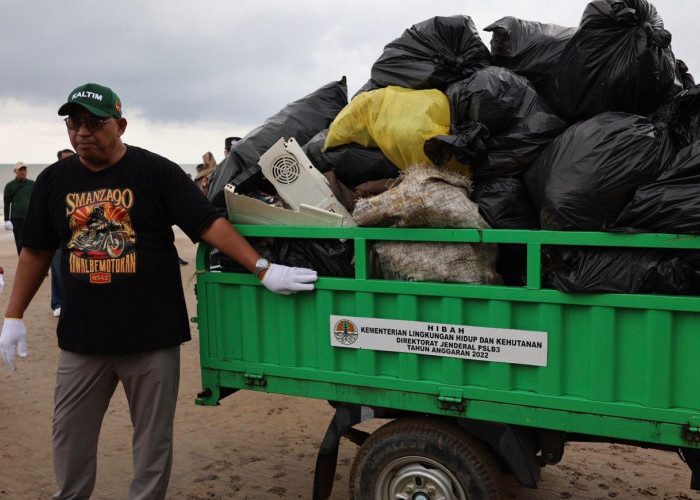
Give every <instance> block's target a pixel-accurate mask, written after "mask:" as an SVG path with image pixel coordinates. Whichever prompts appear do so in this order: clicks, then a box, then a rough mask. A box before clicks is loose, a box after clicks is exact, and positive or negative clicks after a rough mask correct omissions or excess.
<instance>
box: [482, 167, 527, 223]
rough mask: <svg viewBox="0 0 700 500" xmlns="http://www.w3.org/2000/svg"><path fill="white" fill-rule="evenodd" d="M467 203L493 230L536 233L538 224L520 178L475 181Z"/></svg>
mask: <svg viewBox="0 0 700 500" xmlns="http://www.w3.org/2000/svg"><path fill="white" fill-rule="evenodd" d="M471 199H472V200H474V201H475V202H476V203H477V204H478V205H479V213H480V214H481V216H482V217H483V218H484V219H485V220H486V222H488V223H489V226H491V227H492V228H494V229H539V227H540V221H539V216H538V213H537V209H536V208H535V205H534V203H533V202H532V198H531V197H530V193H529V191H528V190H527V188H526V187H525V184H524V183H523V181H522V179H521V178H520V177H500V178H495V179H483V180H482V179H477V180H476V181H475V182H474V190H473V192H472V196H471Z"/></svg>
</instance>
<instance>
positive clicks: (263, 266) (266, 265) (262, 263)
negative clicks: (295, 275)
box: [253, 257, 270, 280]
mask: <svg viewBox="0 0 700 500" xmlns="http://www.w3.org/2000/svg"><path fill="white" fill-rule="evenodd" d="M268 269H270V261H269V260H267V259H264V258H262V257H261V258H259V259H258V260H257V261H256V262H255V271H253V272H254V273H255V276H257V277H258V279H259V280H262V279H263V276H264V275H265V271H267V270H268Z"/></svg>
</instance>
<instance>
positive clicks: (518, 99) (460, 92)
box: [425, 66, 567, 179]
mask: <svg viewBox="0 0 700 500" xmlns="http://www.w3.org/2000/svg"><path fill="white" fill-rule="evenodd" d="M447 97H448V99H449V101H450V117H451V124H450V132H451V136H448V137H443V136H439V137H437V138H433V139H434V140H431V141H430V143H428V144H426V148H425V152H426V154H428V153H429V151H430V152H431V153H432V154H433V155H434V156H435V159H434V157H433V156H431V154H428V157H429V158H431V160H433V161H434V162H435V160H436V159H438V158H440V159H441V158H442V156H444V154H440V153H439V145H440V144H442V145H443V146H444V147H446V148H448V151H450V152H452V153H454V154H455V155H456V156H457V158H458V159H459V158H460V157H461V158H462V159H463V160H464V161H463V163H467V164H470V165H472V166H473V167H474V170H475V172H474V175H475V178H477V179H479V178H481V179H486V178H498V177H506V176H517V175H520V174H522V173H523V172H524V171H525V170H526V169H527V168H528V167H529V165H530V164H531V163H532V162H533V161H534V160H535V158H537V156H538V155H539V153H540V152H541V151H542V150H543V149H544V148H545V147H546V146H547V144H549V143H550V142H551V141H552V140H554V138H555V137H556V136H557V135H559V134H560V133H561V132H563V131H564V130H565V129H566V127H567V124H566V122H565V121H564V120H562V119H560V118H559V117H558V116H556V115H555V114H554V113H553V112H552V110H551V108H550V107H549V106H548V105H547V103H546V102H545V101H544V99H542V98H541V97H540V96H539V94H537V92H536V91H535V89H534V87H533V86H532V84H531V83H530V82H529V81H528V80H527V78H525V77H523V76H519V75H516V74H515V73H514V72H513V71H511V70H509V69H506V68H500V67H498V66H490V67H488V68H484V69H480V70H478V71H476V72H475V73H474V75H472V77H471V78H468V79H465V80H460V81H459V82H455V83H453V84H451V85H450V86H449V87H448V88H447ZM475 122H476V123H480V124H483V125H484V126H485V127H486V128H487V129H488V136H487V137H486V136H485V135H484V134H483V133H480V134H478V135H475V132H474V131H475ZM480 132H481V131H480ZM465 134H466V137H463V136H464V135H465ZM475 138H476V139H479V140H475ZM481 141H483V144H482V142H481ZM484 148H485V151H483V149H484ZM435 149H438V152H435ZM458 149H461V151H457V150H458ZM460 161H462V160H460Z"/></svg>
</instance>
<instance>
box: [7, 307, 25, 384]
mask: <svg viewBox="0 0 700 500" xmlns="http://www.w3.org/2000/svg"><path fill="white" fill-rule="evenodd" d="M15 350H16V351H17V354H19V356H20V357H22V358H24V357H26V356H27V329H26V328H25V327H24V321H22V320H21V319H19V318H5V322H4V323H3V325H2V333H0V352H1V353H2V357H3V358H4V359H5V361H7V364H8V365H10V370H12V371H15V369H16V368H15Z"/></svg>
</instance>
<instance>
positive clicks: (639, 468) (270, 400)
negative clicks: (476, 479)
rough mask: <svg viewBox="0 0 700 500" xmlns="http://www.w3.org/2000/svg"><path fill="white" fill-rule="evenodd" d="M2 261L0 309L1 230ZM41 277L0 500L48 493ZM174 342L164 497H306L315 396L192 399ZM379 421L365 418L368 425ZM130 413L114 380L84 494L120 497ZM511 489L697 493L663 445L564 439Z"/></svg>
mask: <svg viewBox="0 0 700 500" xmlns="http://www.w3.org/2000/svg"><path fill="white" fill-rule="evenodd" d="M176 238H177V246H178V251H179V253H180V256H181V257H182V258H184V259H185V260H187V261H189V265H187V266H182V267H181V270H182V276H183V281H184V283H185V290H186V293H187V303H188V310H189V315H190V316H194V315H195V314H196V307H195V304H196V302H195V296H194V273H195V266H194V257H195V252H196V246H195V245H193V244H192V243H191V242H190V241H189V239H187V238H186V237H185V236H184V234H183V233H182V232H180V231H176ZM0 265H2V266H3V267H4V268H5V283H6V285H5V290H4V291H3V293H2V295H0V307H1V308H2V310H3V311H4V309H5V306H6V304H7V299H8V296H9V292H10V287H11V286H12V282H13V279H14V275H15V270H16V265H17V256H16V253H15V249H14V242H13V240H12V234H11V232H5V231H4V232H2V233H0ZM49 294H50V285H49V280H48V279H47V280H46V281H45V282H44V284H43V285H42V287H41V289H40V290H39V293H38V294H37V296H36V298H35V299H34V301H33V302H32V304H31V306H30V307H29V309H28V311H27V314H26V317H25V322H26V326H27V330H28V351H29V355H28V357H27V358H25V359H18V361H17V371H16V372H14V373H11V372H10V371H9V369H8V368H7V366H6V365H5V363H4V362H2V366H0V500H28V499H47V498H49V497H50V496H51V494H52V493H53V491H54V478H53V470H52V465H51V443H50V441H51V417H52V411H53V405H52V398H53V386H54V375H55V369H56V362H57V358H58V348H57V346H56V338H55V326H56V322H57V319H56V318H54V317H53V315H52V313H51V310H50V307H49ZM191 328H192V337H193V339H194V340H193V341H192V342H189V343H187V344H185V345H184V346H183V347H182V377H181V384H180V396H179V401H178V410H177V416H176V422H175V433H176V438H175V459H174V465H173V474H172V479H171V482H170V489H169V495H168V498H172V499H183V500H205V499H208V500H212V499H213V500H218V499H229V498H236V499H251V500H252V499H274V498H295V499H296V498H302V499H309V498H311V494H312V489H313V471H314V466H315V460H316V452H317V448H318V445H319V444H320V442H321V440H322V439H323V435H324V433H325V429H326V427H327V425H328V423H329V421H330V418H331V416H332V410H331V408H330V406H329V405H328V404H327V403H326V402H325V401H316V400H310V399H303V398H296V397H289V396H281V395H273V394H261V393H252V392H246V391H240V392H238V393H236V394H234V395H232V396H230V397H228V398H226V399H224V400H223V401H222V402H221V405H220V406H218V407H200V406H196V405H195V404H194V399H195V396H196V394H197V392H198V391H200V390H201V386H200V375H199V347H198V332H197V328H196V325H195V324H192V325H191ZM381 423H382V422H369V423H367V424H363V425H365V427H363V428H364V429H372V428H374V427H376V426H377V425H379V424H381ZM130 439H131V423H130V420H129V414H128V410H127V406H126V401H125V398H124V394H123V391H122V390H121V388H117V392H116V393H115V396H114V398H113V399H112V403H111V406H110V409H109V410H108V413H107V415H106V417H105V422H104V425H103V428H102V436H101V439H100V445H99V459H98V479H97V485H96V487H95V492H94V495H93V496H92V498H93V499H97V500H115V499H123V498H126V491H127V488H128V484H129V481H130V477H131V443H130ZM356 449H357V447H356V446H355V445H354V444H352V443H350V442H349V441H346V440H343V441H342V442H341V447H340V456H339V465H338V470H337V475H336V481H335V485H334V491H333V496H332V498H333V499H337V500H347V499H348V494H347V482H348V475H349V472H350V465H351V464H352V460H353V457H354V455H355V452H356ZM506 482H507V484H508V488H509V497H510V498H513V499H532V500H534V499H562V498H574V499H578V498H581V499H609V498H618V499H627V498H660V499H700V493H698V492H695V491H692V490H690V489H689V485H690V471H689V469H688V467H687V466H686V465H685V464H684V463H683V462H682V461H681V459H680V458H679V457H678V456H677V455H675V454H673V453H668V452H658V451H653V450H644V449H641V448H637V447H632V446H620V445H611V444H571V445H569V446H567V449H566V452H565V454H564V458H563V460H562V462H561V463H559V464H557V465H554V466H548V467H546V468H545V469H543V470H542V480H541V482H540V485H539V489H537V490H530V489H526V488H522V487H519V486H517V485H516V484H515V482H514V481H513V480H512V479H511V478H508V479H506Z"/></svg>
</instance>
